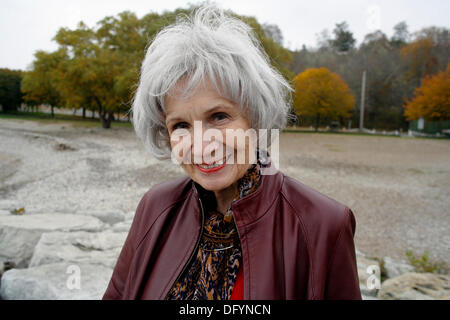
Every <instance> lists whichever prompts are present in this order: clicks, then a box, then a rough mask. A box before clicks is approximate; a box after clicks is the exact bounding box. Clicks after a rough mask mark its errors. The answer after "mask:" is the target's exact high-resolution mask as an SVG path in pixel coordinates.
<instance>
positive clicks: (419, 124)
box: [409, 118, 450, 134]
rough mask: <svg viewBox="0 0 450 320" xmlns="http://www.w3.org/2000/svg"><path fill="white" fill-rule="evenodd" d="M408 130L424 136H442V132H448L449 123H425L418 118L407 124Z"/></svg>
mask: <svg viewBox="0 0 450 320" xmlns="http://www.w3.org/2000/svg"><path fill="white" fill-rule="evenodd" d="M409 130H412V131H417V132H421V133H426V134H436V133H440V134H444V132H442V130H450V121H427V120H425V119H423V118H420V119H418V120H412V121H410V122H409Z"/></svg>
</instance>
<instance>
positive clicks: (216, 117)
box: [212, 112, 228, 121]
mask: <svg viewBox="0 0 450 320" xmlns="http://www.w3.org/2000/svg"><path fill="white" fill-rule="evenodd" d="M212 117H213V119H214V120H215V121H222V120H225V119H228V115H227V114H226V113H224V112H217V113H214V114H213V115H212Z"/></svg>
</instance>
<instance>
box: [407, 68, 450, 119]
mask: <svg viewBox="0 0 450 320" xmlns="http://www.w3.org/2000/svg"><path fill="white" fill-rule="evenodd" d="M414 96H415V97H414V98H413V99H412V100H407V103H406V105H405V106H404V108H405V113H404V115H405V117H406V119H407V120H416V119H418V118H420V117H423V118H424V119H425V120H429V121H439V120H448V119H450V64H449V65H448V66H447V69H446V70H445V71H442V72H439V73H438V74H436V75H435V76H433V77H430V76H426V77H425V78H424V79H423V81H422V85H421V86H420V87H418V88H417V89H416V90H415V92H414Z"/></svg>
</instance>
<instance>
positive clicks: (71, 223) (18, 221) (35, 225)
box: [0, 213, 105, 268]
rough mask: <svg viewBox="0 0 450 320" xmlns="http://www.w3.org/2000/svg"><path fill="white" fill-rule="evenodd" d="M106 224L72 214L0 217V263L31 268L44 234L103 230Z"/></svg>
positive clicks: (92, 218) (88, 217)
mask: <svg viewBox="0 0 450 320" xmlns="http://www.w3.org/2000/svg"><path fill="white" fill-rule="evenodd" d="M104 226H105V225H104V224H103V222H101V221H100V220H99V219H97V218H95V217H91V216H82V215H73V214H50V213H49V214H30V215H27V214H24V215H0V260H5V261H11V262H14V264H15V265H16V266H17V267H18V268H24V267H27V266H28V263H29V261H30V259H31V256H32V255H33V251H34V247H35V246H36V244H37V243H38V241H39V239H40V237H41V235H42V234H43V233H45V232H51V231H80V230H83V231H100V230H102V229H103V228H104Z"/></svg>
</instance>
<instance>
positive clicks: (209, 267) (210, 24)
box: [104, 6, 361, 300]
mask: <svg viewBox="0 0 450 320" xmlns="http://www.w3.org/2000/svg"><path fill="white" fill-rule="evenodd" d="M290 90H291V89H290V87H289V85H288V83H287V82H286V81H285V80H284V78H283V77H282V76H281V75H280V74H279V73H278V72H277V71H276V70H274V68H272V67H271V66H270V64H269V61H268V58H267V55H266V54H265V53H264V51H263V50H262V49H261V46H260V44H259V43H258V42H257V40H255V37H254V35H253V33H252V31H251V29H250V27H249V26H247V25H246V24H245V23H243V22H241V21H240V20H238V19H235V18H233V17H231V16H229V15H227V14H225V13H224V12H223V11H221V10H220V9H217V8H215V7H211V6H206V7H202V8H200V9H198V10H196V11H195V12H194V13H193V15H192V16H190V17H187V18H184V19H178V20H177V22H176V23H175V24H174V25H171V26H169V27H167V28H165V29H163V30H162V31H161V32H160V33H159V34H158V35H157V36H156V38H155V39H154V41H153V42H152V44H151V45H150V46H149V48H148V50H147V54H146V57H145V60H144V62H143V65H142V73H141V78H140V83H139V87H138V89H137V92H136V96H135V99H134V103H133V107H132V111H133V124H134V126H135V130H136V132H137V135H138V136H139V137H140V138H141V139H142V140H143V142H144V143H145V145H146V146H148V147H149V150H151V152H152V153H153V154H154V156H156V157H157V158H159V159H164V158H170V157H172V158H173V159H175V160H177V162H178V163H180V165H181V166H182V168H183V169H184V171H185V172H186V173H187V175H188V177H183V178H179V179H176V180H172V181H168V182H165V183H162V184H159V185H157V186H154V187H152V188H151V189H150V190H149V191H148V192H147V193H145V195H144V196H143V198H142V199H141V201H140V203H139V205H138V207H137V209H136V214H135V217H134V220H133V223H132V226H131V229H130V231H129V234H128V237H127V239H126V242H125V244H124V246H123V248H122V252H121V254H120V256H119V259H118V261H117V264H116V266H115V269H114V272H113V275H112V278H111V281H110V283H109V286H108V288H107V290H106V293H105V295H104V299H167V300H203V299H205V300H206V299H209V300H212V299H217V300H229V299H244V300H247V299H361V293H360V290H359V282H358V274H357V268H356V258H355V248H354V242H353V236H354V233H355V218H354V216H353V213H352V211H351V210H350V209H349V208H348V207H346V206H344V205H342V204H340V203H338V202H337V201H335V200H333V199H330V198H328V197H327V196H324V195H322V194H321V193H319V192H318V191H315V190H313V189H311V188H310V187H307V186H305V185H304V184H302V183H300V182H298V181H296V180H294V179H292V178H290V177H287V176H285V175H284V174H283V173H281V172H279V171H277V170H276V169H274V170H268V171H266V172H265V171H264V170H267V169H268V168H273V167H274V166H273V161H271V160H270V157H268V153H267V152H266V150H263V149H262V148H261V145H264V144H262V143H261V141H260V139H261V137H263V136H264V135H261V136H258V137H257V138H256V140H255V136H251V135H249V136H248V139H244V140H245V142H242V141H243V140H241V143H235V140H239V139H238V138H239V134H236V136H235V137H233V138H232V139H228V136H229V135H232V134H233V133H235V132H238V133H239V132H240V133H242V132H249V131H251V130H255V131H256V130H260V129H269V130H271V129H281V128H283V127H284V126H285V124H286V120H287V115H288V110H289V101H290V98H289V95H290ZM199 130H200V131H199ZM208 130H209V131H210V132H211V130H212V132H213V133H214V134H211V137H214V139H213V138H211V137H210V138H205V136H206V131H208ZM196 131H197V132H196ZM221 135H222V137H221ZM252 137H253V138H252ZM235 138H236V139H235ZM174 150H177V151H176V152H175V151H174ZM238 159H241V161H238Z"/></svg>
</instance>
